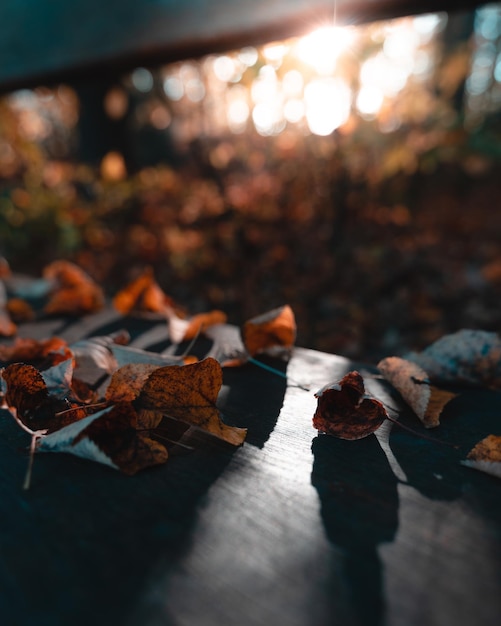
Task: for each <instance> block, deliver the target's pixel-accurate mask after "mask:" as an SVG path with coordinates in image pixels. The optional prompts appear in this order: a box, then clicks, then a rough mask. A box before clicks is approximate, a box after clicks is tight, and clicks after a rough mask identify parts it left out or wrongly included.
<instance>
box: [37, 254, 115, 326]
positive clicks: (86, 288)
mask: <svg viewBox="0 0 501 626" xmlns="http://www.w3.org/2000/svg"><path fill="white" fill-rule="evenodd" d="M43 274H44V278H46V279H47V280H52V281H54V282H55V285H56V287H55V290H54V291H53V292H52V294H51V296H50V298H49V301H48V302H47V304H46V305H45V308H44V311H45V313H47V314H48V315H83V314H87V313H95V312H96V311H99V310H101V309H102V308H103V306H104V295H103V291H102V289H101V287H99V285H98V284H97V283H95V282H94V281H93V280H92V278H90V276H88V275H87V274H86V273H85V272H84V271H83V270H82V269H80V268H79V267H77V266H76V265H74V264H73V263H70V262H69V261H55V262H54V263H51V264H50V265H48V266H47V267H46V268H45V269H44V272H43Z"/></svg>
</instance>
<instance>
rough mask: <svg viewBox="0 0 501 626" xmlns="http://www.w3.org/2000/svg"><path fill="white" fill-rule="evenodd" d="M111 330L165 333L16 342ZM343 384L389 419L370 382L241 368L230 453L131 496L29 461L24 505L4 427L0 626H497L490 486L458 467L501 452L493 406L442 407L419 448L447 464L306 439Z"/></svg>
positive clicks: (315, 362)
mask: <svg viewBox="0 0 501 626" xmlns="http://www.w3.org/2000/svg"><path fill="white" fill-rule="evenodd" d="M121 326H126V327H128V328H129V330H131V331H132V334H133V337H134V340H133V345H136V346H139V347H143V348H144V347H151V346H157V347H159V346H162V340H163V338H164V337H165V329H164V327H163V324H158V323H149V322H145V321H141V322H139V321H138V320H134V319H118V317H117V316H116V315H115V314H113V313H110V312H105V313H103V314H100V315H98V316H94V317H91V318H86V319H85V320H83V322H75V323H63V322H61V321H60V320H47V321H45V322H43V323H40V324H38V325H36V326H35V327H33V326H27V327H24V328H23V329H22V334H25V335H28V336H32V335H35V334H38V335H39V336H42V335H43V336H46V335H47V334H49V333H57V334H59V335H61V336H63V337H67V338H68V339H69V340H71V341H74V340H76V339H79V338H81V337H82V336H88V335H94V334H103V333H107V332H110V331H111V330H114V329H116V328H118V327H121ZM353 367H357V368H359V369H361V370H362V371H363V372H364V373H365V374H366V381H367V385H368V386H369V388H370V390H371V391H372V392H374V393H376V394H377V395H378V397H380V398H382V399H383V400H384V401H386V402H387V403H388V404H391V405H392V406H395V404H396V403H397V400H395V399H394V398H391V397H390V396H389V395H388V393H387V390H386V389H384V388H383V387H382V383H381V382H380V381H378V380H375V379H371V378H370V376H369V371H370V368H369V369H367V368H364V367H363V366H360V365H357V364H354V363H351V362H350V361H348V360H346V359H344V358H342V357H338V356H334V355H329V354H323V353H319V352H315V351H312V350H307V349H301V348H298V349H296V350H295V352H294V355H293V357H292V359H291V361H290V363H289V364H288V367H287V376H288V380H287V381H285V380H284V379H282V378H280V377H278V376H276V375H273V374H270V373H269V372H266V371H264V370H262V369H259V368H257V367H255V366H253V365H247V366H245V367H243V368H240V369H229V370H227V371H226V372H225V384H224V386H223V389H222V392H221V395H220V405H221V407H222V408H223V413H224V415H225V418H226V420H227V421H228V422H231V423H233V424H236V425H240V426H247V427H248V428H249V435H248V440H247V442H246V443H245V444H244V445H243V446H242V447H241V448H238V449H233V448H231V449H230V448H229V447H228V446H226V445H224V444H222V443H219V442H217V441H214V440H212V439H209V438H206V439H205V440H204V441H202V442H201V445H200V446H199V447H198V448H197V449H196V450H195V451H193V452H189V453H184V454H178V455H176V456H173V457H172V458H171V459H170V460H169V462H168V463H167V464H166V465H165V466H162V467H158V468H154V469H151V470H148V471H144V472H142V473H140V474H138V475H136V476H134V477H127V476H123V475H121V474H119V473H118V472H115V471H113V470H111V469H108V468H106V467H104V466H99V465H96V464H93V463H90V462H87V461H84V460H80V459H77V458H73V457H70V456H66V455H55V454H54V455H50V454H46V455H38V456H37V457H36V459H35V466H34V476H33V484H32V488H31V490H30V491H28V492H23V491H22V490H21V482H22V478H23V474H24V471H25V467H26V461H27V457H26V446H27V444H28V441H27V436H26V434H25V433H24V432H22V431H20V430H19V429H18V428H17V426H16V425H15V423H14V422H13V420H12V419H11V418H10V417H9V416H8V415H7V414H6V413H3V414H2V415H1V417H0V435H1V436H0V485H1V486H0V489H1V497H0V520H1V521H0V528H1V533H0V615H1V616H2V623H4V624H9V626H10V625H12V626H14V625H15V626H31V625H35V624H36V625H37V626H67V625H68V624H72V625H73V626H80V625H81V626H84V625H88V624H94V625H95V626H105V625H106V626H108V625H110V624H113V625H125V626H159V625H176V626H184V625H186V626H192V625H194V624H196V625H197V626H216V625H218V626H234V625H235V624H239V625H241V626H258V625H259V626H268V625H270V624H275V625H277V626H328V625H329V626H337V625H339V626H350V625H355V624H362V625H371V626H372V625H382V624H387V625H388V626H413V625H415V626H422V625H423V624H426V625H427V626H450V625H452V624H454V625H456V626H470V625H471V624H475V625H476V626H497V625H499V623H500V620H501V593H500V591H501V550H500V548H501V500H500V497H499V494H500V493H501V491H500V490H501V483H500V482H499V480H496V479H494V478H491V477H489V476H487V475H484V474H481V473H479V472H476V471H474V470H471V469H468V468H465V467H463V466H461V465H460V464H459V459H460V458H461V457H462V456H464V450H465V449H467V448H468V446H470V445H471V444H472V442H474V440H476V439H479V438H481V436H482V435H483V434H487V433H490V432H497V433H498V434H501V428H500V425H501V420H500V417H499V416H500V415H501V394H499V393H494V392H487V391H478V390H477V391H474V390H469V391H464V392H463V393H462V394H461V395H460V396H459V397H458V398H456V399H455V400H453V401H452V403H450V405H449V406H448V408H447V409H446V416H445V417H444V420H443V421H444V425H443V426H441V427H440V429H438V430H436V431H433V433H432V434H433V435H435V436H437V437H439V438H441V439H443V440H448V441H449V442H451V441H452V442H458V443H460V444H461V447H460V449H458V450H456V449H453V448H451V447H448V446H443V445H438V444H435V443H432V442H430V441H426V440H423V439H419V438H417V437H415V436H413V435H410V434H409V433H406V432H405V431H403V430H401V429H398V428H396V427H393V429H390V428H389V426H390V424H389V423H388V426H384V427H383V428H382V429H381V430H380V431H379V432H378V437H377V438H376V436H370V437H369V438H367V439H364V440H361V441H358V442H346V441H340V440H337V439H333V438H330V437H327V436H318V435H317V434H316V431H315V430H314V429H313V428H312V425H311V418H312V415H313V412H314V410H315V406H316V400H315V398H314V396H313V392H314V391H316V390H317V389H318V388H319V387H321V386H322V385H323V384H324V383H326V382H329V381H332V380H336V379H339V378H340V377H341V376H342V375H343V374H344V373H345V372H346V371H347V370H349V369H352V368H353ZM297 383H301V385H302V386H307V387H309V388H310V391H305V390H304V389H302V388H300V387H298V386H297ZM401 419H402V420H403V421H404V422H405V423H407V424H409V425H412V426H413V427H416V424H415V422H414V421H413V419H412V416H410V415H403V416H402V418H401ZM416 428H417V430H418V431H419V430H420V428H419V427H416ZM427 432H428V434H430V433H429V431H427Z"/></svg>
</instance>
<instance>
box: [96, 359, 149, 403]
mask: <svg viewBox="0 0 501 626" xmlns="http://www.w3.org/2000/svg"><path fill="white" fill-rule="evenodd" d="M159 367H160V366H159V365H152V364H150V363H129V364H128V365H124V366H123V367H121V368H120V369H118V370H117V371H116V372H114V374H113V375H112V377H111V380H110V383H109V385H108V387H107V389H106V394H105V399H106V401H107V402H109V403H110V404H114V403H117V402H133V401H134V400H136V399H137V397H138V396H139V394H140V393H141V391H142V389H143V386H144V383H145V382H146V381H147V380H148V378H149V376H150V374H152V373H153V372H154V371H155V370H157V369H158V368H159Z"/></svg>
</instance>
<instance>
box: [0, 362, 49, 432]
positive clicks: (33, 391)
mask: <svg viewBox="0 0 501 626" xmlns="http://www.w3.org/2000/svg"><path fill="white" fill-rule="evenodd" d="M2 378H3V379H4V380H5V382H6V383H7V391H6V393H5V402H6V404H7V407H8V408H9V409H11V408H14V409H15V410H16V412H17V414H18V415H19V417H20V418H28V419H30V418H32V417H33V416H34V415H35V413H36V411H37V410H38V409H40V407H41V406H42V405H44V404H45V403H46V402H47V401H48V399H49V390H48V389H47V384H46V382H45V381H44V379H43V376H42V374H41V373H40V372H39V371H38V370H37V369H36V367H33V365H26V364H24V363H13V364H12V365H9V366H8V367H6V368H5V369H4V370H3V371H2ZM38 427H39V428H41V426H38Z"/></svg>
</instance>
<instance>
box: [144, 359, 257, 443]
mask: <svg viewBox="0 0 501 626" xmlns="http://www.w3.org/2000/svg"><path fill="white" fill-rule="evenodd" d="M222 382H223V375H222V370H221V366H220V365H219V363H218V362H217V361H216V360H215V359H212V358H207V359H204V360H203V361H199V362H198V363H194V364H192V365H182V366H175V365H170V366H166V367H161V368H158V369H156V370H155V371H154V372H152V374H151V375H150V376H149V378H148V379H147V381H146V382H145V384H144V386H143V389H142V391H141V394H140V396H139V397H138V399H137V405H138V406H139V407H140V408H141V409H147V410H153V411H159V412H162V413H163V414H165V415H168V416H169V417H173V418H175V419H178V420H181V421H183V422H186V423H188V424H192V425H194V426H197V427H198V428H202V429H203V430H206V431H207V432H209V433H211V434H212V435H215V436H216V437H219V438H220V439H224V440H225V441H227V442H229V443H231V444H233V445H240V444H241V443H243V441H244V439H245V436H246V433H247V430H246V429H244V428H236V427H234V426H228V425H226V424H225V423H224V422H222V421H221V419H220V418H219V411H218V409H217V407H216V400H217V397H218V394H219V390H220V388H221V385H222Z"/></svg>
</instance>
